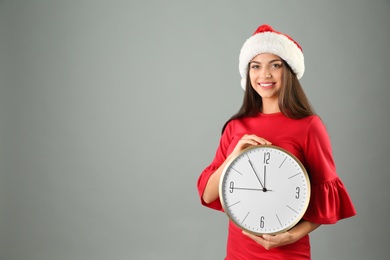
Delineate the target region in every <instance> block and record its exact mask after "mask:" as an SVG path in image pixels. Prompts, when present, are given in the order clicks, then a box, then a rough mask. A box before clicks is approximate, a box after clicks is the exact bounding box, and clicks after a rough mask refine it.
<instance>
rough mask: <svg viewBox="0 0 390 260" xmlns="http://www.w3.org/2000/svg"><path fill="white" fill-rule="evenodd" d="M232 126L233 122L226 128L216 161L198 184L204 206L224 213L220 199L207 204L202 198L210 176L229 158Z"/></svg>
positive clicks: (205, 170) (199, 179) (206, 169)
mask: <svg viewBox="0 0 390 260" xmlns="http://www.w3.org/2000/svg"><path fill="white" fill-rule="evenodd" d="M231 124H232V122H229V124H228V125H227V126H226V129H225V131H224V132H223V134H222V136H221V138H220V141H219V146H218V149H217V151H216V153H215V157H214V160H213V161H212V162H211V164H210V165H209V166H207V167H206V168H205V169H204V170H203V172H202V173H201V174H200V176H199V178H198V183H197V188H198V193H199V196H200V201H201V203H202V205H204V206H206V207H209V208H212V209H215V210H220V211H222V210H223V208H222V204H221V202H220V200H219V198H217V199H216V200H215V201H213V202H211V203H209V204H207V203H206V202H205V201H204V200H203V198H202V197H203V192H204V190H205V188H206V184H207V182H208V180H209V178H210V176H211V175H212V174H213V173H214V172H215V171H216V170H217V169H218V168H219V167H220V166H221V165H222V164H223V162H224V161H225V160H226V158H227V155H228V154H227V153H228V149H229V146H230V144H231Z"/></svg>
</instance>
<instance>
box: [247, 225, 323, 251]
mask: <svg viewBox="0 0 390 260" xmlns="http://www.w3.org/2000/svg"><path fill="white" fill-rule="evenodd" d="M319 226H320V224H316V223H312V222H309V221H306V220H301V221H300V222H299V223H298V225H296V226H295V227H293V228H292V229H290V230H289V231H287V232H284V233H280V234H277V235H262V236H256V235H253V234H250V233H248V232H245V231H242V233H243V234H244V235H246V236H248V237H250V238H251V239H253V240H254V241H255V242H256V243H258V244H260V245H262V246H263V247H264V248H265V249H267V250H270V249H271V248H275V247H278V246H285V245H288V244H292V243H294V242H296V241H298V240H299V239H301V238H302V237H303V236H305V235H307V234H309V233H310V232H311V231H313V230H315V229H316V228H318V227H319Z"/></svg>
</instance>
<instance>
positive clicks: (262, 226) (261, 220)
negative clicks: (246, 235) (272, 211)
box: [260, 216, 264, 228]
mask: <svg viewBox="0 0 390 260" xmlns="http://www.w3.org/2000/svg"><path fill="white" fill-rule="evenodd" d="M260 228H264V216H261V218H260Z"/></svg>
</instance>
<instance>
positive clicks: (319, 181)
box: [198, 25, 356, 260]
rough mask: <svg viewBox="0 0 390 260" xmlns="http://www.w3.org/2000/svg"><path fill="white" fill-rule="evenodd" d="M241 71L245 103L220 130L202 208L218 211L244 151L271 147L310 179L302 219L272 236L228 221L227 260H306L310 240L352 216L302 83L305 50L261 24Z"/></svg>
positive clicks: (203, 182) (202, 184) (204, 180)
mask: <svg viewBox="0 0 390 260" xmlns="http://www.w3.org/2000/svg"><path fill="white" fill-rule="evenodd" d="M239 69H240V74H241V78H242V79H241V85H242V87H243V88H244V90H245V94H244V100H243V104H242V107H241V108H240V110H239V111H238V113H237V114H235V115H233V116H232V117H231V118H230V119H229V120H228V122H227V123H226V124H225V125H224V127H223V130H222V136H221V139H220V144H219V147H218V149H217V152H216V155H215V158H214V160H213V161H212V163H211V164H210V165H209V166H208V167H206V168H205V169H204V171H203V172H202V173H201V175H200V177H199V179H198V191H199V195H200V198H201V203H202V204H203V205H205V206H207V207H210V208H212V209H216V210H221V211H222V206H221V203H220V201H219V194H218V185H219V179H220V177H221V174H222V171H223V168H224V167H225V165H226V163H227V162H228V161H229V159H230V158H232V157H234V156H236V155H238V154H239V153H240V151H242V150H243V149H245V148H246V147H248V146H251V145H259V144H260V145H265V144H273V145H275V146H279V147H281V148H284V149H286V150H288V151H289V152H291V153H292V154H294V155H295V156H296V157H297V158H298V159H299V160H300V161H301V162H302V163H303V165H304V166H305V168H306V170H307V172H308V174H309V176H310V181H311V190H312V192H311V198H310V203H309V206H308V209H307V211H306V213H305V215H304V216H303V218H302V220H301V221H300V222H299V223H298V224H297V225H296V226H294V227H293V228H292V229H290V230H289V231H287V232H285V233H282V234H277V235H273V236H272V235H262V236H255V235H252V234H249V233H246V232H243V231H242V230H240V229H239V228H238V227H237V226H235V224H234V223H233V222H231V221H230V222H229V234H228V242H227V250H226V258H225V259H227V260H233V259H239V260H245V259H250V260H253V259H289V260H292V259H310V242H309V236H308V234H309V233H310V232H311V231H313V230H315V229H316V228H318V227H319V226H320V225H321V224H333V223H336V222H337V221H338V220H340V219H343V218H348V217H351V216H354V215H355V214H356V211H355V209H354V206H353V204H352V202H351V200H350V197H349V195H348V193H347V191H346V189H345V187H344V185H343V183H342V182H341V180H340V179H339V177H338V176H337V173H336V170H335V164H334V161H333V157H332V151H331V144H330V140H329V136H328V134H327V132H326V129H325V127H324V125H323V123H322V121H321V120H320V118H319V117H318V116H317V115H316V114H315V113H314V112H313V109H312V108H311V105H310V103H309V101H308V99H307V97H306V95H305V93H304V91H303V89H302V87H301V85H300V83H299V78H300V77H302V75H303V72H304V69H305V67H304V59H303V53H302V49H301V47H300V46H299V45H298V43H296V42H295V41H294V40H293V39H292V38H291V37H289V36H288V35H285V34H282V33H280V32H277V31H275V30H273V29H272V28H271V27H270V26H269V25H262V26H260V27H259V28H258V29H257V30H256V31H255V33H254V34H253V35H252V36H251V37H250V38H249V39H248V40H247V41H246V42H245V43H244V45H243V47H242V49H241V52H240V59H239Z"/></svg>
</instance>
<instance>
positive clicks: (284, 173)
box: [219, 145, 310, 235]
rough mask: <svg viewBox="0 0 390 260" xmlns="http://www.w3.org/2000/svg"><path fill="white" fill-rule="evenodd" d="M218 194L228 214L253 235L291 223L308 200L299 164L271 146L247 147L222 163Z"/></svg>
mask: <svg viewBox="0 0 390 260" xmlns="http://www.w3.org/2000/svg"><path fill="white" fill-rule="evenodd" d="M219 197H220V200H221V204H222V207H223V209H224V211H225V213H226V214H227V215H228V217H229V218H230V219H231V220H232V221H233V222H234V223H235V224H236V225H237V226H238V227H240V228H241V229H243V230H246V231H248V232H250V233H252V234H255V235H262V234H277V233H282V232H285V231H287V230H289V229H291V228H292V227H293V226H295V225H296V224H297V223H298V222H299V221H300V220H301V218H302V216H303V215H304V213H305V211H306V209H307V207H308V204H309V200H310V180H309V176H308V174H307V172H306V170H305V168H304V166H303V165H302V163H301V162H300V161H299V160H298V159H297V158H296V157H295V156H294V155H293V154H291V153H290V152H288V151H287V150H285V149H282V148H280V147H277V146H274V145H257V146H250V147H248V148H246V149H244V150H243V151H241V153H240V154H239V155H237V156H236V157H234V158H232V159H231V160H230V161H229V162H228V163H227V165H226V166H225V168H224V170H223V172H222V175H221V179H220V183H219Z"/></svg>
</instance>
